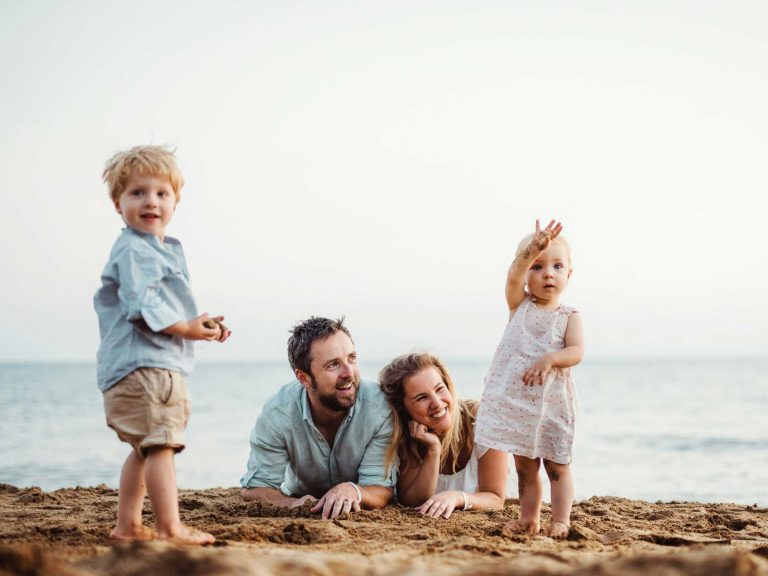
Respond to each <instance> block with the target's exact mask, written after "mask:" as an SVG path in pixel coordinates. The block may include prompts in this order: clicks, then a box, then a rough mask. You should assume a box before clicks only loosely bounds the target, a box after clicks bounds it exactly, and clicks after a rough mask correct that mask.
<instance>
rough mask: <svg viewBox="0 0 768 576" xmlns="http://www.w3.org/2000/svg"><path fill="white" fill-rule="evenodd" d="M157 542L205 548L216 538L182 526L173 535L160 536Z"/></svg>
mask: <svg viewBox="0 0 768 576" xmlns="http://www.w3.org/2000/svg"><path fill="white" fill-rule="evenodd" d="M158 540H164V541H165V542H171V543H173V544H182V545H184V546H205V545H206V544H213V543H214V542H216V538H214V537H213V534H208V532H203V531H202V530H196V529H195V528H190V527H189V526H184V525H182V526H181V528H179V530H178V531H176V533H175V534H168V535H161V536H159V537H158Z"/></svg>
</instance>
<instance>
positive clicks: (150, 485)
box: [145, 448, 216, 545]
mask: <svg viewBox="0 0 768 576" xmlns="http://www.w3.org/2000/svg"><path fill="white" fill-rule="evenodd" d="M173 457H174V451H173V448H154V449H152V450H151V451H150V452H149V454H148V455H147V460H146V464H145V477H146V480H147V492H149V499H150V501H151V502H152V511H153V512H154V513H155V523H156V524H157V535H158V538H159V539H161V540H169V541H171V542H176V543H177V544H193V545H201V544H211V543H213V542H214V541H215V540H216V539H215V538H214V537H213V536H212V535H211V534H208V533H207V532H201V531H200V530H195V529H194V528H189V527H188V526H185V525H184V524H182V523H181V518H180V517H179V493H178V489H177V488H176V467H175V465H174V462H173Z"/></svg>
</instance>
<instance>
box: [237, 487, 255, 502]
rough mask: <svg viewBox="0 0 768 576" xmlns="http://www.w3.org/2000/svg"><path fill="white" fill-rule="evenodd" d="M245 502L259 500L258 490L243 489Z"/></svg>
mask: <svg viewBox="0 0 768 576" xmlns="http://www.w3.org/2000/svg"><path fill="white" fill-rule="evenodd" d="M241 494H242V496H243V500H258V499H259V493H258V488H243V491H242V492H241Z"/></svg>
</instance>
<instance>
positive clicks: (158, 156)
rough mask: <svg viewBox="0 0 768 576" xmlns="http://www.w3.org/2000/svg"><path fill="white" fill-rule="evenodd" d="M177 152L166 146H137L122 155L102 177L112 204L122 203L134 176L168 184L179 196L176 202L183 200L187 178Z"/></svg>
mask: <svg viewBox="0 0 768 576" xmlns="http://www.w3.org/2000/svg"><path fill="white" fill-rule="evenodd" d="M174 153H175V150H173V149H171V148H169V147H166V146H152V145H145V146H134V147H133V148H131V149H130V150H124V151H122V152H118V153H117V154H115V155H114V156H112V157H111V158H110V159H109V160H107V164H106V165H105V166H104V173H103V174H102V175H101V176H102V178H103V179H104V182H106V184H107V186H108V187H109V196H110V198H111V199H112V202H118V201H119V200H120V195H121V194H122V193H123V190H124V189H125V183H126V182H127V181H128V178H129V177H130V175H131V173H132V172H136V173H138V174H141V175H142V176H154V177H155V178H162V179H164V180H167V181H168V182H169V183H170V184H171V186H172V187H173V192H174V193H175V194H176V202H179V201H180V200H181V188H182V187H183V186H184V178H183V177H182V175H181V171H180V170H179V167H178V165H177V164H176V156H175V154H174Z"/></svg>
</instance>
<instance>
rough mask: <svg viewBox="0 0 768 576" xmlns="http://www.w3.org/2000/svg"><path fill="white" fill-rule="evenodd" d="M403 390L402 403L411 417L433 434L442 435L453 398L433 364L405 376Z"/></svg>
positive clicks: (452, 404)
mask: <svg viewBox="0 0 768 576" xmlns="http://www.w3.org/2000/svg"><path fill="white" fill-rule="evenodd" d="M403 392H404V398H403V405H404V406H405V409H406V411H407V412H408V414H409V415H410V417H411V418H412V419H414V420H415V421H416V422H418V423H419V424H423V425H424V426H426V427H427V428H429V429H430V430H431V431H432V432H434V433H435V434H438V435H442V434H444V433H445V432H447V431H448V429H449V428H450V426H451V419H452V418H453V409H454V406H455V400H454V398H453V396H451V392H450V391H449V390H448V386H446V384H445V382H443V379H442V377H441V376H440V372H438V371H437V369H436V368H435V367H434V366H429V367H428V368H424V369H423V370H421V371H419V372H417V373H416V374H414V375H413V376H411V377H410V378H407V379H406V380H405V382H404V383H403Z"/></svg>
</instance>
